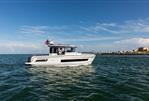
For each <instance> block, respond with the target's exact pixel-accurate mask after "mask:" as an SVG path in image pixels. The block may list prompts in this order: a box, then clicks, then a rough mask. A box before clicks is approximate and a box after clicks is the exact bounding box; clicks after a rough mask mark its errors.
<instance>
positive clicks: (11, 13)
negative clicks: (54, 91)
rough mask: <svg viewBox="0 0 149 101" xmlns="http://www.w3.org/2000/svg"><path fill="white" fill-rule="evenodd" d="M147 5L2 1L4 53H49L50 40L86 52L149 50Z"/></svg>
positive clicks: (110, 0) (0, 45)
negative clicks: (144, 48) (47, 41)
mask: <svg viewBox="0 0 149 101" xmlns="http://www.w3.org/2000/svg"><path fill="white" fill-rule="evenodd" d="M148 11H149V1H147V0H141V1H140V0H125V1H124V0H1V1H0V53H1V54H3V53H16V54H17V53H45V52H47V50H48V49H47V48H46V46H45V45H44V44H43V43H44V41H45V40H46V39H51V40H53V41H56V42H60V43H70V44H75V45H78V46H79V48H80V51H99V52H105V51H106V52H108V51H118V50H131V49H135V48H137V47H140V46H149V13H148Z"/></svg>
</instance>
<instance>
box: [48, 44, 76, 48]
mask: <svg viewBox="0 0 149 101" xmlns="http://www.w3.org/2000/svg"><path fill="white" fill-rule="evenodd" d="M48 47H57V48H77V46H75V45H69V44H49V45H48Z"/></svg>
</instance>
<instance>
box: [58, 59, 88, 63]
mask: <svg viewBox="0 0 149 101" xmlns="http://www.w3.org/2000/svg"><path fill="white" fill-rule="evenodd" d="M78 61H88V59H65V60H61V62H78Z"/></svg>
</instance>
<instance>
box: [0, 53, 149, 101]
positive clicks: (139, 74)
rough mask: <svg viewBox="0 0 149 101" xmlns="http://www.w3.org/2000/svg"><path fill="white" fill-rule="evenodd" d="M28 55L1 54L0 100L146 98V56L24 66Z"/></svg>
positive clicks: (123, 100)
mask: <svg viewBox="0 0 149 101" xmlns="http://www.w3.org/2000/svg"><path fill="white" fill-rule="evenodd" d="M28 56H31V55H0V101H149V56H101V55H97V57H96V59H95V61H94V62H93V64H92V65H91V66H80V67H62V68H60V67H50V66H49V67H31V66H25V65H24V62H25V61H26V60H27V57H28Z"/></svg>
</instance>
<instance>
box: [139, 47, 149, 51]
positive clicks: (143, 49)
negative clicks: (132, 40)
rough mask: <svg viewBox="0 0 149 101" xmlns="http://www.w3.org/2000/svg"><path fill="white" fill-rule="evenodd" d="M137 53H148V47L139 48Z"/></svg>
mask: <svg viewBox="0 0 149 101" xmlns="http://www.w3.org/2000/svg"><path fill="white" fill-rule="evenodd" d="M137 51H140V52H143V51H149V47H139V48H138V49H137Z"/></svg>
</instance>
